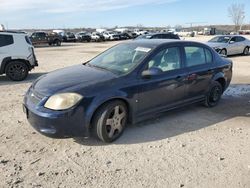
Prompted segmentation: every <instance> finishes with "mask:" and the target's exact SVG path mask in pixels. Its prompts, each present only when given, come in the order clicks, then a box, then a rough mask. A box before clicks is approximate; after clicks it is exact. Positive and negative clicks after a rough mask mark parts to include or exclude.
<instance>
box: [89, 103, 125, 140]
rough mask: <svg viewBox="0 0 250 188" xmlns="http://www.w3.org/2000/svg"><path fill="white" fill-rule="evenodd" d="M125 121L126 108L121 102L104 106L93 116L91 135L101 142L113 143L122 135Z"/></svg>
mask: <svg viewBox="0 0 250 188" xmlns="http://www.w3.org/2000/svg"><path fill="white" fill-rule="evenodd" d="M127 119H128V112H127V107H126V105H125V104H124V103H123V102H122V101H112V102H109V103H107V104H104V105H103V106H101V107H100V109H99V110H98V111H97V112H96V114H95V116H94V119H93V122H92V127H93V134H94V135H95V137H97V138H99V139H100V140H102V141H103V142H107V143H110V142H113V141H115V140H116V139H118V138H119V137H120V136H121V135H122V133H123V131H124V129H125V126H126V124H127Z"/></svg>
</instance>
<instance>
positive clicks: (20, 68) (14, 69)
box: [5, 61, 29, 81]
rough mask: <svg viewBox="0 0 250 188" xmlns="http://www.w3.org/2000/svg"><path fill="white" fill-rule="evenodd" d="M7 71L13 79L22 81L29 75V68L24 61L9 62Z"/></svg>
mask: <svg viewBox="0 0 250 188" xmlns="http://www.w3.org/2000/svg"><path fill="white" fill-rule="evenodd" d="M5 73H6V75H7V76H8V77H9V79H11V80H13V81H22V80H24V79H25V78H26V77H27V76H28V73H29V68H28V66H27V65H26V64H25V63H24V62H22V61H11V62H10V63H8V64H7V66H6V68H5Z"/></svg>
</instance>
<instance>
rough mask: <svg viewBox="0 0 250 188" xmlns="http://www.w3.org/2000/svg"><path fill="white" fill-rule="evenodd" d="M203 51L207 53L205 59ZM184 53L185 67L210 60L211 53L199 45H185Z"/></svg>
mask: <svg viewBox="0 0 250 188" xmlns="http://www.w3.org/2000/svg"><path fill="white" fill-rule="evenodd" d="M205 52H206V54H208V55H207V59H206V54H205ZM185 53H186V62H187V67H192V66H197V65H202V64H206V62H211V61H212V55H211V53H210V52H209V51H206V49H204V48H201V47H195V46H188V47H185Z"/></svg>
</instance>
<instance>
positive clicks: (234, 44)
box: [227, 37, 240, 55]
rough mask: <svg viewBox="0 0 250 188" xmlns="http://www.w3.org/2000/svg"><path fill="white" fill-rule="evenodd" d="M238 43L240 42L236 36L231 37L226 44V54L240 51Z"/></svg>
mask: <svg viewBox="0 0 250 188" xmlns="http://www.w3.org/2000/svg"><path fill="white" fill-rule="evenodd" d="M239 45H240V43H239V42H238V41H237V37H232V38H231V40H230V41H229V44H228V48H227V54H228V55H234V54H239V53H240V48H239Z"/></svg>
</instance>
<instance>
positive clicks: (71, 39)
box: [63, 32, 76, 42]
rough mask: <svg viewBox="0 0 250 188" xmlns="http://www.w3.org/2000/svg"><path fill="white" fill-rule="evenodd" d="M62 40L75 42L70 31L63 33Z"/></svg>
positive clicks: (73, 35)
mask: <svg viewBox="0 0 250 188" xmlns="http://www.w3.org/2000/svg"><path fill="white" fill-rule="evenodd" d="M63 42H76V37H75V34H74V33H72V32H67V33H65V36H64V37H63Z"/></svg>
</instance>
